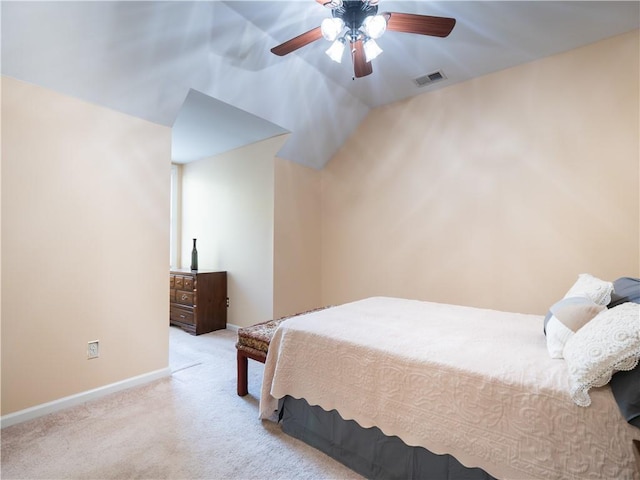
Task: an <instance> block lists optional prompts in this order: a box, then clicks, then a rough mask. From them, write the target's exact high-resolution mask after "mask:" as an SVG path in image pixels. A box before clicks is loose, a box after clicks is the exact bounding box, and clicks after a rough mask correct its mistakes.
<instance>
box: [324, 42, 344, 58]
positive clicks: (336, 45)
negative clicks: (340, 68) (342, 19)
mask: <svg viewBox="0 0 640 480" xmlns="http://www.w3.org/2000/svg"><path fill="white" fill-rule="evenodd" d="M343 52H344V39H343V38H339V39H337V40H336V41H335V42H333V43H332V44H331V46H330V47H329V48H327V51H326V52H325V53H326V54H327V55H329V58H330V59H331V60H333V61H334V62H337V63H342V53H343Z"/></svg>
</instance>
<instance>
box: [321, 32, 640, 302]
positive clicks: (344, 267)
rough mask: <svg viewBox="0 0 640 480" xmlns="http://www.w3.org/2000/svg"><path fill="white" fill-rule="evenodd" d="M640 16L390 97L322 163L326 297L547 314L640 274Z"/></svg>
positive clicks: (323, 279)
mask: <svg viewBox="0 0 640 480" xmlns="http://www.w3.org/2000/svg"><path fill="white" fill-rule="evenodd" d="M638 58H639V39H638V31H635V32H631V33H629V34H626V35H622V36H619V37H615V38H612V39H608V40H605V41H602V42H599V43H597V44H593V45H590V46H587V47H583V48H580V49H577V50H574V51H571V52H568V53H564V54H561V55H557V56H553V57H549V58H545V59H542V60H539V61H536V62H533V63H529V64H526V65H522V66H519V67H516V68H512V69H509V70H504V71H501V72H498V73H495V74H492V75H487V76H485V77H482V78H478V79H475V80H472V81H468V82H465V83H460V84H457V85H452V86H450V87H447V88H443V89H441V90H437V91H434V92H430V93H425V94H423V95H421V96H418V97H415V98H412V99H410V100H407V101H404V102H400V103H397V104H393V105H390V106H387V107H383V108H379V109H377V110H375V111H373V112H372V113H370V115H369V116H368V117H367V119H366V120H365V121H364V122H363V124H361V126H360V127H359V128H358V130H357V132H356V134H355V135H354V136H353V137H352V138H351V139H350V140H349V141H348V142H347V143H346V144H345V145H344V147H343V148H342V149H341V150H340V152H339V153H338V154H337V155H336V157H335V158H334V159H332V161H331V162H330V163H329V164H328V166H327V167H326V168H325V170H324V171H323V173H322V187H323V191H322V228H323V243H322V300H323V303H340V302H345V301H350V300H354V299H358V298H362V297H366V296H371V295H390V296H399V297H409V298H417V299H424V300H432V301H439V302H448V303H458V304H464V305H473V306H480V307H489V308H497V309H504V310H512V311H522V312H531V313H544V312H545V311H546V309H547V308H548V306H549V305H550V304H551V303H552V302H553V301H554V300H556V299H557V298H558V297H560V296H562V295H563V294H564V292H565V291H566V290H567V289H568V288H569V287H570V285H571V284H572V283H573V282H574V281H575V279H576V278H577V275H578V274H579V273H582V272H589V273H591V274H593V275H596V276H599V277H601V278H605V279H615V278H617V277H618V276H622V275H635V276H637V275H638V274H640V265H639V263H640V260H639V255H640V254H639V247H640V245H639V238H640V234H639V231H640V226H639V221H640V220H639V218H640V213H639V211H640V207H639V191H640V187H639V166H638V163H639V158H640V152H639V147H638V144H639V133H638V132H639V122H638V111H639V99H638V92H639V83H638V82H639V71H638Z"/></svg>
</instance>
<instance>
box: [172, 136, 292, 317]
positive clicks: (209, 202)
mask: <svg viewBox="0 0 640 480" xmlns="http://www.w3.org/2000/svg"><path fill="white" fill-rule="evenodd" d="M286 138H287V136H286V135H283V136H279V137H274V138H271V139H268V140H264V141H262V142H257V143H254V144H252V145H249V146H246V147H243V148H238V149H236V150H233V151H231V152H228V153H225V154H221V155H217V156H215V157H211V158H207V159H204V160H200V161H197V162H192V163H188V164H185V165H184V166H183V168H182V255H181V257H182V266H183V267H185V268H188V267H189V266H190V262H191V248H192V246H193V240H192V239H193V238H197V239H198V241H197V247H198V268H199V269H200V270H207V269H212V270H226V271H227V283H228V284H227V288H228V295H229V299H230V307H229V309H228V311H227V323H230V324H233V325H237V326H247V325H252V324H254V323H258V322H261V321H265V320H269V319H271V318H272V317H273V262H274V253H273V252H274V241H273V235H274V233H273V232H274V160H273V159H274V157H275V153H276V152H277V151H278V150H279V149H280V147H281V146H282V144H283V143H284V141H285V140H286Z"/></svg>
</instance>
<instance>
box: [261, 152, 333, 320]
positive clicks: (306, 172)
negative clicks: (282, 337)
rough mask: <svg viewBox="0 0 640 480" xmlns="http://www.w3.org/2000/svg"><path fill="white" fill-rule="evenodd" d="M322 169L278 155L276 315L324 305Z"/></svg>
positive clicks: (274, 271) (276, 183)
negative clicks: (300, 163)
mask: <svg viewBox="0 0 640 480" xmlns="http://www.w3.org/2000/svg"><path fill="white" fill-rule="evenodd" d="M320 205H321V204H320V172H319V171H318V170H314V169H311V168H308V167H303V166H301V165H298V164H296V163H292V162H289V161H287V160H282V159H280V158H276V159H275V216H274V264H273V279H274V280H273V290H274V292H273V310H274V312H273V313H274V317H276V318H279V317H282V316H285V315H291V314H294V313H299V312H304V311H306V310H309V309H311V308H316V307H319V306H321V305H322V298H321V284H320V272H321V261H320V251H321V241H322V235H321V228H320Z"/></svg>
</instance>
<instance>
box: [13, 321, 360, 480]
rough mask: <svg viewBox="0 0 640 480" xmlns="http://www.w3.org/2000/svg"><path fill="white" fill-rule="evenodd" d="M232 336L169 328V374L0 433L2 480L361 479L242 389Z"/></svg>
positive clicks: (255, 382)
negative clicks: (270, 416) (261, 412)
mask: <svg viewBox="0 0 640 480" xmlns="http://www.w3.org/2000/svg"><path fill="white" fill-rule="evenodd" d="M235 339H236V334H235V332H233V331H229V330H222V331H218V332H213V333H210V334H206V335H200V336H198V337H194V336H191V335H188V334H186V333H184V332H183V331H182V330H179V329H177V328H174V327H171V349H170V366H171V370H172V372H173V374H172V376H171V377H170V378H166V379H162V380H158V381H155V382H153V383H150V384H147V385H144V386H142V387H137V388H132V389H129V390H126V391H123V392H119V393H115V394H112V395H109V396H106V397H103V398H101V399H99V400H95V401H92V402H88V403H85V404H84V405H81V406H78V407H74V408H70V409H67V410H64V411H61V412H58V413H54V414H50V415H47V416H44V417H41V418H38V419H35V420H32V421H29V422H24V423H21V424H18V425H14V426H12V427H7V428H5V429H3V430H2V432H1V435H2V452H1V453H2V457H1V475H2V478H3V479H19V478H20V479H52V480H54V479H55V480H57V479H71V478H73V479H129V478H141V479H196V478H202V479H253V478H255V479H258V478H260V479H329V478H351V479H361V478H362V477H360V476H359V475H358V474H356V473H354V472H352V471H351V470H349V469H348V468H346V467H345V466H343V465H342V464H340V463H338V462H335V461H334V460H332V459H331V458H329V457H327V456H326V455H324V454H323V453H320V452H319V451H317V450H315V449H313V448H311V447H309V446H307V445H305V444H304V443H302V442H300V441H298V440H296V439H293V438H291V437H289V436H287V435H285V434H284V433H282V431H281V430H280V426H279V425H277V424H274V423H272V422H263V421H260V420H259V419H258V399H259V394H260V385H261V379H262V369H263V365H262V364H259V363H257V362H253V361H250V362H249V395H247V396H246V397H238V396H237V395H236V350H235V346H234V345H235Z"/></svg>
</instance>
